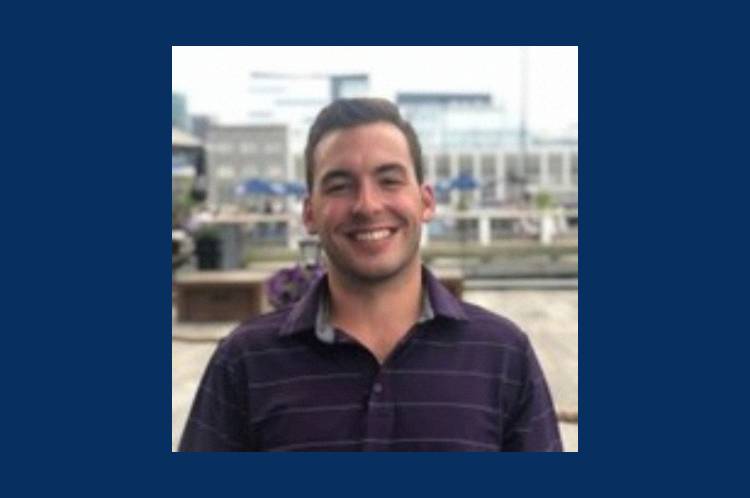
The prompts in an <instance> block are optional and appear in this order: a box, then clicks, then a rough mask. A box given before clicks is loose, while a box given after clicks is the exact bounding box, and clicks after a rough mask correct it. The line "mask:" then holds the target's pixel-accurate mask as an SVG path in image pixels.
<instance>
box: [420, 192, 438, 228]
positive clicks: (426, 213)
mask: <svg viewBox="0 0 750 498" xmlns="http://www.w3.org/2000/svg"><path fill="white" fill-rule="evenodd" d="M420 194H421V196H422V222H423V223H427V222H428V221H430V220H431V219H432V217H433V216H434V215H435V193H434V192H433V191H432V187H431V186H430V185H427V184H426V183H425V184H422V185H421V186H420Z"/></svg>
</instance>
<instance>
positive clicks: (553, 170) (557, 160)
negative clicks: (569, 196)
mask: <svg viewBox="0 0 750 498" xmlns="http://www.w3.org/2000/svg"><path fill="white" fill-rule="evenodd" d="M562 163H563V156H562V154H550V155H549V158H548V162H547V166H548V168H549V182H550V184H551V185H562V183H563V170H562V165H563V164H562Z"/></svg>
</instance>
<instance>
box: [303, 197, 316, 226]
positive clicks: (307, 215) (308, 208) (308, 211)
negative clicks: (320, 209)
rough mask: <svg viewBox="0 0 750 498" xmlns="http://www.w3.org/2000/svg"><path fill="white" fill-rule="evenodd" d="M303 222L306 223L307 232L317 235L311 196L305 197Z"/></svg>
mask: <svg viewBox="0 0 750 498" xmlns="http://www.w3.org/2000/svg"><path fill="white" fill-rule="evenodd" d="M302 222H303V223H304V224H305V228H306V229H307V233H309V234H310V235H316V234H317V233H318V230H317V228H315V216H314V215H313V209H312V203H311V202H310V197H305V201H304V203H303V205H302Z"/></svg>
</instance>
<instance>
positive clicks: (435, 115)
mask: <svg viewBox="0 0 750 498" xmlns="http://www.w3.org/2000/svg"><path fill="white" fill-rule="evenodd" d="M396 104H397V105H398V106H399V108H400V110H401V113H402V114H403V115H404V117H405V118H406V119H407V120H408V121H409V122H410V123H411V124H412V125H413V126H414V129H415V130H416V132H417V135H419V139H420V141H421V143H422V148H423V149H425V150H427V151H455V150H474V149H478V150H492V149H498V148H501V147H508V146H511V145H516V144H517V143H518V132H517V131H516V129H515V128H514V127H513V126H511V125H510V122H509V120H508V115H507V113H506V112H505V109H504V108H503V107H502V106H498V105H495V104H494V103H493V101H492V96H491V95H490V94H488V93H398V94H397V96H396Z"/></svg>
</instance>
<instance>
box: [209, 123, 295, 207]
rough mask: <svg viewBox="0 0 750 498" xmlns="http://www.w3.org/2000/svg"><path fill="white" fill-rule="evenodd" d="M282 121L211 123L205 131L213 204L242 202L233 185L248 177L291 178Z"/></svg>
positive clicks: (286, 140)
mask: <svg viewBox="0 0 750 498" xmlns="http://www.w3.org/2000/svg"><path fill="white" fill-rule="evenodd" d="M288 147H289V132H288V127H287V126H285V125H247V126H219V125H213V126H210V127H209V128H208V130H207V133H206V151H207V156H208V157H207V169H208V199H209V202H210V203H211V204H213V205H219V204H245V200H244V199H241V198H238V196H237V195H236V188H237V186H238V185H240V184H242V183H244V182H245V181H247V180H251V179H254V178H262V179H265V180H278V181H286V180H290V179H292V178H293V176H292V172H291V170H290V166H289V164H290V161H289V154H288Z"/></svg>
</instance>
